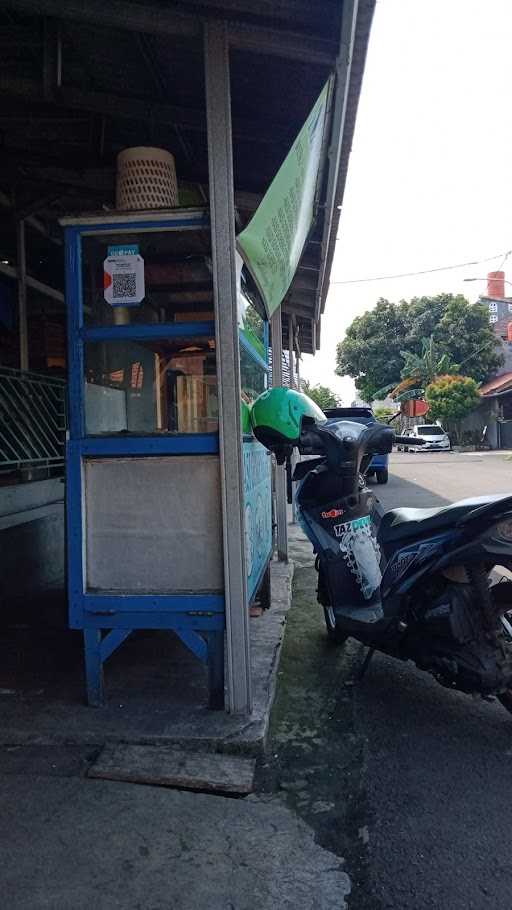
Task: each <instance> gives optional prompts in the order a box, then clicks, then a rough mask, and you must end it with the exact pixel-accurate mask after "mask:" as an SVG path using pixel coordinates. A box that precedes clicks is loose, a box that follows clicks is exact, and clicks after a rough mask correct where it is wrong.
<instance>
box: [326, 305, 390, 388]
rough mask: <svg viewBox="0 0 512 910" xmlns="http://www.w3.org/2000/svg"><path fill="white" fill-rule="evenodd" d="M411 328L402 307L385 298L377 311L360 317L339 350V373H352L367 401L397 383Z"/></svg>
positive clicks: (339, 345)
mask: <svg viewBox="0 0 512 910" xmlns="http://www.w3.org/2000/svg"><path fill="white" fill-rule="evenodd" d="M406 334H407V327H406V324H405V320H404V318H403V314H402V312H401V311H400V308H399V307H398V306H396V305H395V304H393V303H390V302H389V301H388V300H384V299H383V298H381V299H380V300H379V301H378V302H377V306H376V307H375V309H374V310H369V311H368V312H367V313H364V314H363V315H362V316H357V317H356V318H355V319H354V321H353V322H352V324H351V325H350V326H349V327H348V329H347V333H346V336H345V338H344V340H343V341H342V342H340V344H338V347H337V351H336V373H337V374H338V375H339V376H346V375H348V376H352V377H353V379H355V381H356V388H357V390H358V391H359V392H360V394H361V397H362V398H363V400H364V401H373V399H374V398H375V397H376V392H377V391H378V390H379V389H381V388H382V387H383V386H391V387H392V386H393V385H396V383H397V382H398V379H399V378H400V370H401V369H402V367H403V358H402V355H401V350H402V348H403V347H404V340H405V336H406Z"/></svg>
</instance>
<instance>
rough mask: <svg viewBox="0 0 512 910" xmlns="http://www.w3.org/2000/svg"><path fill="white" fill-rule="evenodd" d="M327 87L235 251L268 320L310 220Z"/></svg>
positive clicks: (282, 292) (286, 285)
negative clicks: (262, 302)
mask: <svg viewBox="0 0 512 910" xmlns="http://www.w3.org/2000/svg"><path fill="white" fill-rule="evenodd" d="M328 94H329V83H328V82H327V83H326V84H325V85H324V87H323V89H322V91H321V93H320V96H319V97H318V99H317V101H316V103H315V105H314V107H313V109H312V110H311V112H310V114H309V117H308V119H307V120H306V122H305V124H304V126H303V127H302V129H301V131H300V133H299V135H298V136H297V138H296V139H295V142H294V143H293V145H292V147H291V149H290V151H289V152H288V155H287V156H286V158H285V160H284V161H283V163H282V165H281V167H280V168H279V170H278V172H277V174H276V176H275V177H274V179H273V181H272V183H271V184H270V186H269V188H268V190H267V192H266V193H265V195H264V197H263V199H262V200H261V202H260V205H259V206H258V208H257V210H256V212H255V213H254V215H253V217H252V218H251V221H250V222H249V224H248V225H247V227H246V228H245V229H244V230H243V231H242V233H241V234H239V235H238V237H237V247H238V250H239V252H240V255H241V256H242V258H243V260H244V263H245V265H246V266H247V268H248V269H249V271H250V273H251V275H252V277H253V278H254V280H255V282H256V284H257V286H258V288H259V291H260V293H261V295H262V297H263V300H264V302H265V307H266V310H267V315H268V317H269V318H270V316H272V313H274V312H275V310H277V308H278V306H279V305H280V303H281V301H282V300H283V298H284V296H285V294H286V292H287V290H288V288H289V287H290V284H291V282H292V279H293V276H294V274H295V270H296V268H297V265H298V263H299V259H300V257H301V255H302V250H303V248H304V243H305V241H306V238H307V236H308V234H309V231H310V228H311V224H312V222H313V214H314V203H315V193H316V186H317V180H318V171H319V167H320V159H321V154H322V142H323V136H324V128H325V119H326V111H327V99H328Z"/></svg>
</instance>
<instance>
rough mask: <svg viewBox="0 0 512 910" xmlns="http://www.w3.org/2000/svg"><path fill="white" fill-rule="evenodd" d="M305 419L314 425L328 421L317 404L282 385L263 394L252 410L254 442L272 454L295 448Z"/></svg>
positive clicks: (301, 393) (300, 393)
mask: <svg viewBox="0 0 512 910" xmlns="http://www.w3.org/2000/svg"><path fill="white" fill-rule="evenodd" d="M304 418H307V419H309V420H312V421H314V422H315V423H325V421H326V419H327V418H326V416H325V414H324V412H323V411H321V410H320V408H319V407H318V405H317V404H315V402H314V401H312V399H311V398H308V396H307V395H304V393H303V392H296V391H295V389H288V388H285V387H281V386H276V387H275V388H273V389H268V390H267V391H266V392H262V393H261V395H258V397H257V399H256V401H255V402H254V403H253V405H252V408H251V423H252V427H253V431H254V435H255V436H256V439H258V440H259V441H260V442H261V443H263V445H264V446H265V448H267V449H271V450H272V451H274V452H275V451H277V450H281V449H282V448H283V447H289V448H291V447H292V446H294V445H297V443H298V441H299V439H300V434H301V430H302V421H303V420H304Z"/></svg>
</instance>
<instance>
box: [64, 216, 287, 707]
mask: <svg viewBox="0 0 512 910" xmlns="http://www.w3.org/2000/svg"><path fill="white" fill-rule="evenodd" d="M63 223H64V226H65V239H66V298H67V306H68V348H69V439H68V443H67V478H68V484H67V547H68V593H69V616H70V625H71V627H72V628H75V629H80V630H83V633H84V648H85V667H86V686H87V700H88V703H89V704H91V705H100V704H101V703H102V702H103V698H104V685H103V664H104V662H105V661H106V660H107V659H108V658H109V657H110V655H111V654H112V653H113V652H114V651H115V649H116V648H117V647H118V646H119V645H120V644H121V643H122V642H123V641H124V640H125V639H126V638H127V637H128V636H129V635H130V633H131V632H132V631H134V630H136V629H168V630H170V631H173V632H175V633H176V634H177V635H178V636H179V637H180V638H181V640H182V641H183V642H184V644H185V645H186V646H187V647H188V648H189V649H190V650H191V651H192V652H193V653H194V654H195V655H196V656H197V657H198V658H199V659H200V660H202V661H204V662H205V663H206V664H207V665H208V673H209V687H210V706H211V707H214V708H220V707H223V705H224V629H225V600H224V590H223V581H222V579H223V574H222V573H223V564H222V562H223V553H222V515H221V504H220V479H219V471H218V462H219V434H218V426H217V413H216V402H217V395H216V381H217V378H216V366H215V346H216V345H215V337H216V332H215V328H216V327H215V320H214V316H213V303H212V292H211V279H210V278H209V274H208V249H209V238H210V227H209V220H208V216H207V214H205V213H204V212H203V211H200V210H194V211H192V210H180V211H176V212H167V213H158V214H154V215H151V214H149V213H148V214H146V213H140V214H138V213H131V214H130V215H126V214H124V213H123V214H118V215H111V214H109V215H108V216H105V217H104V218H98V219H97V220H95V219H94V218H92V217H85V218H77V219H65V220H64V222H63ZM135 255H138V256H139V258H140V259H141V260H142V262H143V268H144V279H145V294H144V297H143V299H142V300H140V301H138V302H135V303H133V302H129V303H126V304H123V298H122V296H121V297H120V298H119V301H118V302H117V301H116V305H113V304H112V301H110V302H108V301H107V296H108V295H107V294H106V293H105V287H106V283H105V282H104V281H102V274H101V270H102V268H103V270H104V271H105V270H106V268H107V266H106V265H104V264H103V263H104V262H106V259H107V258H108V257H113V256H114V257H115V256H118V257H120V259H121V260H123V257H126V256H135ZM127 264H128V265H127ZM129 265H130V263H129V260H128V259H125V261H121V266H122V267H123V268H125V277H124V279H123V280H120V281H119V282H118V286H119V288H120V289H121V291H120V293H121V292H122V291H123V289H124V293H128V294H130V293H131V294H132V296H133V292H134V288H135V282H134V281H132V280H131V278H130V277H129V276H130V272H129V271H128V273H126V268H128V266H129ZM130 267H131V266H130ZM126 274H128V278H126ZM187 276H188V277H187ZM190 276H192V280H190ZM106 280H107V281H108V280H109V278H107V279H106ZM183 288H185V289H186V290H183ZM127 289H128V290H127ZM110 297H111V294H110ZM125 300H126V298H125ZM262 329H263V334H262V339H261V340H260V341H259V342H258V343H256V342H255V339H254V335H253V334H252V333H247V332H244V330H243V325H242V324H241V327H240V351H241V358H242V359H244V358H245V360H246V362H247V364H248V365H249V366H248V370H249V373H251V374H254V375H256V374H257V381H256V386H257V388H256V389H253V390H252V392H251V391H249V392H248V395H249V397H250V396H251V394H255V393H257V392H258V391H261V388H263V387H265V386H266V382H267V379H266V377H267V375H268V356H267V354H268V329H267V324H266V323H262ZM241 374H242V386H243V384H244V382H243V377H244V369H243V364H242V369H241ZM253 385H254V383H253ZM241 392H243V389H242V390H241ZM243 439H244V441H243V449H244V451H243V458H244V497H245V519H246V564H247V573H248V578H247V586H248V593H249V598H254V596H255V594H256V592H257V590H258V588H259V586H260V585H261V584H262V580H263V579H264V577H265V573H266V572H267V570H268V563H269V559H270V556H271V551H272V521H271V467H270V457H269V456H268V453H266V451H265V450H264V449H263V448H262V447H261V446H260V445H259V444H258V443H257V442H256V441H255V440H254V438H253V437H251V435H250V433H246V434H244V437H243Z"/></svg>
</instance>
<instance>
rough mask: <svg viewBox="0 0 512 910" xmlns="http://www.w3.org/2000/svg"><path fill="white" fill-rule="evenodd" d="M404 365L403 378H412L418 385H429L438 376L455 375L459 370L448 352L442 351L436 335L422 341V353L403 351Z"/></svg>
mask: <svg viewBox="0 0 512 910" xmlns="http://www.w3.org/2000/svg"><path fill="white" fill-rule="evenodd" d="M402 357H403V358H404V366H403V369H402V373H401V376H402V379H411V380H413V384H414V385H417V386H418V387H423V388H425V386H427V385H428V384H429V383H430V382H433V381H434V379H436V377H437V376H442V375H446V374H447V373H449V374H450V375H454V374H455V373H458V371H459V365H458V364H457V363H454V362H453V360H452V358H451V357H450V355H449V354H447V353H446V352H441V348H440V345H439V344H438V343H436V342H435V341H434V336H433V335H431V336H430V338H424V339H423V341H422V351H421V355H418V354H412V353H411V352H410V351H402Z"/></svg>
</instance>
